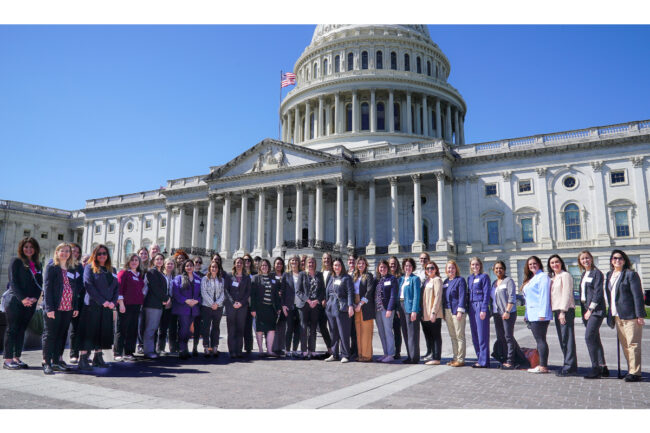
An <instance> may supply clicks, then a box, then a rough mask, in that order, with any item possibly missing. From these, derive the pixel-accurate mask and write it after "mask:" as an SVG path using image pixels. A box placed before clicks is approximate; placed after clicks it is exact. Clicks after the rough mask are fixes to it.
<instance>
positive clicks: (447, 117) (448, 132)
mask: <svg viewBox="0 0 650 433" xmlns="http://www.w3.org/2000/svg"><path fill="white" fill-rule="evenodd" d="M445 141H446V142H447V143H450V144H451V105H449V103H447V114H446V115H445Z"/></svg>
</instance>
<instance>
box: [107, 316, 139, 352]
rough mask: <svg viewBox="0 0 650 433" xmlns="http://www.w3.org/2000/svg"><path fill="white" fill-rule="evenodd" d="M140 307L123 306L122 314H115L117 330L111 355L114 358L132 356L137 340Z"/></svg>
mask: <svg viewBox="0 0 650 433" xmlns="http://www.w3.org/2000/svg"><path fill="white" fill-rule="evenodd" d="M141 309H142V305H125V311H124V313H120V312H119V311H118V313H117V328H116V332H115V343H114V346H113V353H114V354H115V355H116V356H122V355H133V353H134V352H135V344H136V341H137V338H138V319H139V317H140V310H141Z"/></svg>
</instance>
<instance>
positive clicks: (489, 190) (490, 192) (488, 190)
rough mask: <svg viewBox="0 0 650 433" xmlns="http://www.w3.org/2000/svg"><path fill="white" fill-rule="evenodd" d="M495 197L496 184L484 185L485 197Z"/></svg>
mask: <svg viewBox="0 0 650 433" xmlns="http://www.w3.org/2000/svg"><path fill="white" fill-rule="evenodd" d="M496 195H497V184H496V183H488V184H486V185H485V196H486V197H491V196H496Z"/></svg>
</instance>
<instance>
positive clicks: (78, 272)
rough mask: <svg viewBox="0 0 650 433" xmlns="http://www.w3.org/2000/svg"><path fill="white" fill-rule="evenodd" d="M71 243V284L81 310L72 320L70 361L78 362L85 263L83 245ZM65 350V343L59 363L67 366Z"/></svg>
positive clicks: (78, 307)
mask: <svg viewBox="0 0 650 433" xmlns="http://www.w3.org/2000/svg"><path fill="white" fill-rule="evenodd" d="M69 245H70V248H71V253H72V268H71V269H72V270H71V271H70V272H71V273H72V274H73V275H74V276H73V278H72V279H71V280H70V284H72V286H73V290H74V292H75V295H76V297H77V299H76V305H77V310H78V311H79V313H78V314H77V315H76V316H72V320H71V321H70V325H71V328H70V363H71V364H76V363H77V362H79V348H80V347H81V340H80V339H79V319H80V318H81V313H82V310H83V307H84V297H85V296H86V290H85V289H84V265H83V263H82V262H81V247H80V246H79V245H78V244H75V243H74V242H71V243H69ZM63 350H65V344H64V345H63V347H62V348H61V353H60V355H59V362H58V364H59V365H62V366H64V367H67V365H66V363H65V362H64V361H63Z"/></svg>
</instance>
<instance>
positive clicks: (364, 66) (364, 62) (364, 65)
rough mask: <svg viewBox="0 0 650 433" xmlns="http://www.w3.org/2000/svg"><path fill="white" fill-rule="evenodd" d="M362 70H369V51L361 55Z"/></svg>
mask: <svg viewBox="0 0 650 433" xmlns="http://www.w3.org/2000/svg"><path fill="white" fill-rule="evenodd" d="M361 69H368V51H364V52H362V53H361Z"/></svg>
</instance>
